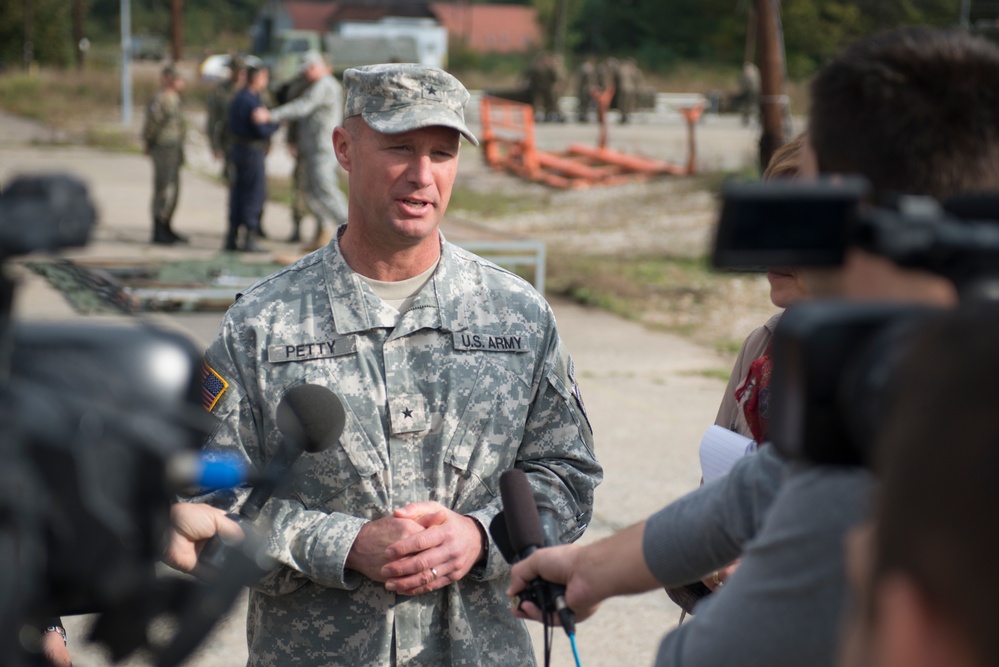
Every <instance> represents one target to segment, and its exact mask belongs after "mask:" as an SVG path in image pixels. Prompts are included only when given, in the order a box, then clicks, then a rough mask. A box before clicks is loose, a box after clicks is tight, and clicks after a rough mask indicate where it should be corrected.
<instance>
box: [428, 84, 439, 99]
mask: <svg viewBox="0 0 999 667" xmlns="http://www.w3.org/2000/svg"><path fill="white" fill-rule="evenodd" d="M438 92H440V91H438V90H437V89H436V88H434V86H433V84H431V85H429V86H427V95H433V96H436V95H437V93H438Z"/></svg>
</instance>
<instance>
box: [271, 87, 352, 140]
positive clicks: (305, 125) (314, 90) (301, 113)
mask: <svg viewBox="0 0 999 667" xmlns="http://www.w3.org/2000/svg"><path fill="white" fill-rule="evenodd" d="M271 120H272V121H274V122H275V123H277V122H279V121H282V120H296V121H299V124H298V132H297V135H296V145H297V146H298V150H299V152H301V153H305V154H310V153H316V152H317V151H328V152H331V153H332V152H333V129H334V128H335V127H336V126H337V125H339V124H340V123H341V122H342V121H343V88H342V87H341V86H340V84H339V83H338V82H337V80H336V79H334V78H333V77H332V76H324V77H322V78H321V79H319V80H318V81H316V82H315V83H313V84H312V85H311V86H309V87H308V88H306V89H305V92H303V93H302V94H301V95H300V96H299V97H297V98H295V99H293V100H292V101H291V102H288V103H287V104H282V105H281V106H279V107H277V108H276V109H272V110H271Z"/></svg>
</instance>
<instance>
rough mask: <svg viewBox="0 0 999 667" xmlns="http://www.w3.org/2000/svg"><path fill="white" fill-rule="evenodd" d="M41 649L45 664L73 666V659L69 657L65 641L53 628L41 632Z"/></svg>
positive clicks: (53, 666) (61, 666)
mask: <svg viewBox="0 0 999 667" xmlns="http://www.w3.org/2000/svg"><path fill="white" fill-rule="evenodd" d="M41 649H42V657H44V658H45V660H46V664H48V665H52V667H73V660H72V659H71V658H70V657H69V649H68V648H67V647H66V642H65V640H64V639H63V638H62V635H61V634H59V633H58V632H56V631H55V630H50V631H47V632H45V633H44V634H42V639H41Z"/></svg>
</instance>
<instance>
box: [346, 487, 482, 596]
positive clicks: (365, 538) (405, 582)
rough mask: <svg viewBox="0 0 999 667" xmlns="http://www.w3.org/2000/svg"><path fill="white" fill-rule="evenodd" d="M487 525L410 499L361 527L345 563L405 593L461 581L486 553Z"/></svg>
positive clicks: (441, 506) (441, 507)
mask: <svg viewBox="0 0 999 667" xmlns="http://www.w3.org/2000/svg"><path fill="white" fill-rule="evenodd" d="M483 544H484V539H483V530H482V529H481V528H480V526H479V523H478V522H477V521H476V520H475V519H472V518H470V517H467V516H463V515H461V514H458V513H457V512H453V511H452V510H450V509H448V508H446V507H444V506H443V505H441V504H440V503H437V502H430V501H427V502H418V503H411V504H409V505H406V506H405V507H401V508H399V509H397V510H395V511H394V512H393V513H392V515H391V516H386V517H382V518H381V519H376V520H375V521H370V522H368V523H366V524H364V526H363V527H362V528H361V530H360V532H359V533H358V534H357V538H356V539H355V540H354V544H353V546H351V548H350V553H349V554H348V555H347V562H346V566H347V567H348V568H350V569H352V570H356V571H357V572H360V573H361V574H363V575H364V576H366V577H368V578H369V579H373V580H375V581H380V582H383V583H384V584H385V588H386V589H388V590H390V591H395V592H397V593H400V594H402V595H419V594H421V593H427V592H429V591H433V590H437V589H439V588H443V587H444V586H447V585H448V584H451V583H453V582H455V581H459V580H460V579H462V578H463V577H464V576H465V575H466V574H468V572H469V570H471V569H472V566H474V565H475V563H476V562H478V561H479V559H481V558H482V557H483V556H484V551H483Z"/></svg>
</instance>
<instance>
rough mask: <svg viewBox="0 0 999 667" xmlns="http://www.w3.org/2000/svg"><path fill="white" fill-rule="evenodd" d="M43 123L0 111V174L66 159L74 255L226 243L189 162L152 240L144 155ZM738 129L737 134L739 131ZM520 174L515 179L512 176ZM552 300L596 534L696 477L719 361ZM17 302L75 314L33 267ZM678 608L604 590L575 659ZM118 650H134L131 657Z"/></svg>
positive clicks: (207, 658) (276, 214)
mask: <svg viewBox="0 0 999 667" xmlns="http://www.w3.org/2000/svg"><path fill="white" fill-rule="evenodd" d="M578 129H579V128H577V130H578ZM565 131H566V132H568V130H565ZM50 135H51V133H50V132H48V131H47V130H46V129H45V128H40V127H38V126H35V125H34V124H31V123H25V122H21V121H14V120H12V119H11V118H10V117H8V116H4V115H3V114H0V182H6V181H7V180H9V178H10V177H11V176H12V175H13V174H16V173H25V172H37V171H53V170H63V171H69V172H71V173H76V174H78V175H80V176H81V177H82V178H83V179H84V180H85V181H86V182H88V183H89V185H90V187H91V189H92V193H93V197H94V199H95V201H96V203H97V205H98V208H99V211H100V216H101V222H100V226H99V228H98V229H97V230H96V234H95V239H94V241H93V242H92V243H91V244H90V245H89V246H88V247H87V248H85V249H82V250H80V251H78V252H75V253H73V255H72V256H82V257H88V258H117V259H122V258H128V259H135V258H146V259H149V260H160V259H166V260H170V259H181V258H191V257H197V258H207V257H212V256H214V255H215V254H217V252H218V249H219V248H220V247H221V245H222V235H223V229H224V222H223V221H224V211H225V203H224V202H225V194H224V191H223V190H222V188H221V187H220V186H219V185H218V184H217V183H215V182H214V181H212V180H210V179H207V178H204V177H201V176H198V175H197V174H196V173H193V172H192V171H191V170H187V171H185V173H184V175H183V184H182V189H181V195H180V207H179V210H178V213H177V224H176V227H177V229H178V230H179V231H181V232H183V233H187V234H190V235H191V237H192V244H191V245H190V246H188V247H160V246H151V245H150V244H148V243H147V240H148V237H149V214H148V210H149V194H150V184H151V168H150V165H149V162H148V160H147V159H146V158H143V157H142V156H137V155H127V154H107V153H101V152H97V151H94V150H90V149H84V148H67V147H57V148H52V147H40V146H34V145H30V144H28V143H26V140H27V139H30V138H31V137H33V136H37V137H38V138H40V139H42V140H47V139H46V138H47V137H49V136H50ZM741 141H742V143H743V145H745V144H746V139H745V137H743V138H742V139H741ZM466 162H468V161H466ZM470 162H472V163H473V164H474V163H478V162H480V161H478V160H471V161H470ZM459 178H460V176H459ZM516 186H517V184H516V182H515V181H511V187H516ZM265 215H266V216H267V218H266V219H267V225H268V229H269V230H270V231H271V234H272V235H273V236H274V237H275V238H283V237H284V236H285V235H286V234H287V233H288V229H289V227H288V222H287V221H288V218H289V216H288V211H287V209H286V208H285V207H282V206H278V205H275V204H269V205H268V209H267V212H266V214H265ZM473 232H474V230H469V229H465V228H462V227H461V226H460V225H455V226H453V227H450V228H446V233H447V234H449V235H450V236H451V237H452V238H459V239H460V238H462V237H463V236H464V235H469V234H473ZM267 244H268V245H269V247H270V248H272V249H274V250H275V251H278V252H286V251H290V250H293V248H291V246H288V245H286V244H282V243H278V242H273V241H268V242H267ZM553 306H554V308H555V312H556V316H557V318H558V320H559V323H560V328H561V331H562V333H563V335H564V337H565V339H566V341H567V343H568V346H569V349H570V350H571V351H572V353H573V356H574V357H575V360H576V365H577V368H578V369H580V373H581V382H582V386H583V393H584V398H585V400H586V405H587V408H588V411H589V414H590V417H591V419H592V423H593V426H594V430H595V434H596V442H597V453H598V456H599V458H600V460H601V462H602V463H603V465H604V467H605V470H606V480H605V482H604V484H603V485H602V486H601V487H600V488H599V489H598V490H597V496H596V508H595V519H594V522H593V525H592V527H591V529H590V530H589V531H588V532H587V534H586V535H585V536H584V538H583V539H584V540H585V541H592V540H595V539H599V538H601V537H604V536H606V535H609V534H611V533H613V532H614V531H616V530H618V529H620V528H622V527H624V526H626V525H628V524H630V523H633V522H635V521H638V520H640V519H642V518H644V517H645V516H647V515H648V514H649V513H650V512H652V511H654V510H655V509H657V508H659V507H660V506H661V505H663V504H664V503H666V502H668V501H670V500H671V499H673V498H675V497H677V496H679V495H681V494H682V493H684V492H685V491H687V490H689V489H691V488H693V487H694V486H696V484H697V482H698V479H699V468H698V463H697V457H696V448H697V443H698V441H699V439H700V436H701V434H702V433H703V431H704V429H705V428H706V427H707V426H708V425H709V424H710V423H711V421H712V420H713V418H714V413H715V410H716V408H717V404H718V400H719V397H720V394H721V391H722V389H723V386H724V385H723V383H722V381H721V380H718V379H716V378H714V377H710V376H709V374H707V373H706V371H713V370H718V369H723V368H724V366H725V364H724V362H723V361H722V360H721V359H720V358H719V357H718V356H717V355H716V353H714V352H713V351H712V350H709V349H706V348H703V347H699V346H697V345H695V344H692V343H691V342H689V341H687V340H684V339H682V338H679V337H677V336H673V335H669V334H665V333H661V332H651V331H648V330H645V329H643V328H642V327H640V326H639V325H636V324H634V323H631V322H627V321H624V320H621V319H619V318H616V317H613V316H611V315H608V314H606V313H604V312H601V311H597V310H591V309H585V308H581V307H579V306H577V305H574V304H570V303H567V302H561V301H556V302H555V303H553ZM16 312H17V315H18V316H19V317H22V318H26V319H42V320H69V319H75V318H78V317H80V316H79V315H77V314H76V313H74V312H73V310H72V309H71V308H70V307H69V306H68V305H67V304H66V302H65V301H64V300H63V299H62V297H61V296H60V295H59V294H58V293H56V292H54V291H53V290H52V289H51V288H49V287H48V285H47V284H46V283H44V282H43V281H42V280H41V279H39V278H37V277H34V276H32V275H26V276H25V281H24V285H23V287H22V289H21V291H20V292H19V293H18V301H17V309H16ZM219 317H220V314H219V313H208V314H186V315H184V314H173V315H156V316H152V319H154V320H156V321H159V322H163V323H166V324H168V325H170V326H176V327H179V328H181V329H182V330H184V331H185V332H187V333H188V334H189V335H191V336H192V337H193V338H194V339H195V340H196V341H198V342H199V343H200V344H204V343H206V342H207V341H208V340H209V338H210V337H211V335H212V334H213V333H214V330H215V327H216V326H217V323H218V321H219ZM244 604H245V603H244V602H241V603H240V604H239V605H237V606H236V608H235V609H234V611H233V612H232V613H231V614H230V615H229V616H227V617H226V618H225V619H224V620H223V622H222V623H221V624H220V626H219V627H218V628H217V629H216V630H215V631H214V632H213V634H212V635H211V637H210V638H209V640H208V642H207V643H206V644H205V645H204V646H203V647H202V649H201V650H200V651H199V652H197V653H196V654H195V656H193V657H192V658H191V659H190V660H189V661H188V663H187V664H188V665H189V667H216V666H218V667H221V666H230V665H241V664H243V663H244V661H245V658H246V649H245V642H244V638H243V628H244V625H243V619H242V613H243V609H244V608H245V607H244V606H242V605H244ZM677 616H678V612H677V609H676V607H675V606H673V605H672V603H670V602H669V600H668V599H667V598H666V596H665V595H664V594H663V593H661V592H659V591H655V592H652V593H648V594H645V595H642V596H636V597H629V598H624V599H618V600H611V601H608V602H607V603H606V604H605V606H604V607H603V608H602V610H601V611H600V612H599V613H598V614H597V615H596V616H595V617H594V618H593V619H591V620H589V621H587V622H586V623H585V624H582V625H581V626H580V627H579V628H578V642H579V650H580V654H581V658H582V663H583V664H584V665H587V667H605V666H606V667H610V666H612V665H614V666H616V665H622V664H628V665H636V666H640V665H648V664H651V661H652V656H653V655H654V651H655V647H656V645H657V643H658V639H659V637H660V636H661V635H662V634H663V633H664V632H665V631H666V630H667V629H669V628H671V627H673V626H674V625H675V624H676V621H677ZM88 622H89V619H87V618H85V617H84V618H75V619H68V620H67V625H68V626H69V629H70V633H71V639H70V642H71V647H72V651H73V654H74V656H75V659H76V660H75V664H76V665H77V666H78V667H81V666H82V667H87V666H97V667H102V666H103V665H107V664H108V661H107V659H106V657H105V656H104V655H103V654H102V653H101V651H99V650H97V649H95V648H93V647H90V646H86V645H81V637H82V635H83V633H84V630H85V626H86V624H87V623H88ZM534 635H535V638H536V645H537V646H538V647H539V656H540V646H541V643H540V630H539V628H534ZM555 646H556V648H555V652H554V658H553V661H552V664H553V665H556V666H557V667H567V666H569V665H572V664H573V660H572V655H571V651H570V649H569V645H568V642H567V641H566V640H565V639H564V637H561V636H556V641H555ZM128 664H144V663H143V662H142V661H141V660H137V661H134V662H130V663H128Z"/></svg>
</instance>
